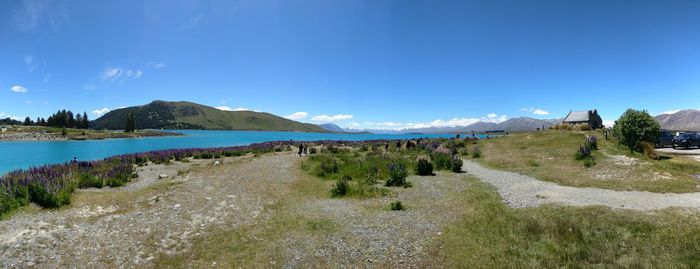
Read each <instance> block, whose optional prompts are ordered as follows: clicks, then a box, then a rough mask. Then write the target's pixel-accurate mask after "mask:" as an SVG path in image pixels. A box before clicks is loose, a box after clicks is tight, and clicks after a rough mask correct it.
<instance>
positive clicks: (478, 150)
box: [472, 145, 481, 158]
mask: <svg viewBox="0 0 700 269" xmlns="http://www.w3.org/2000/svg"><path fill="white" fill-rule="evenodd" d="M472 157H474V158H481V148H479V145H474V149H472Z"/></svg>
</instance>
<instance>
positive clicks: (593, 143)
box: [585, 135, 598, 150]
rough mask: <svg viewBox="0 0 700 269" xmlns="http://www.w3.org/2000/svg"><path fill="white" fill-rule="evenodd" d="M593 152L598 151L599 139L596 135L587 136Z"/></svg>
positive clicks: (589, 146) (587, 144)
mask: <svg viewBox="0 0 700 269" xmlns="http://www.w3.org/2000/svg"><path fill="white" fill-rule="evenodd" d="M585 145H586V146H587V147H588V148H590V149H592V150H598V138H597V137H596V136H595V135H590V136H586V144H585Z"/></svg>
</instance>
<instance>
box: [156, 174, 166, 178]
mask: <svg viewBox="0 0 700 269" xmlns="http://www.w3.org/2000/svg"><path fill="white" fill-rule="evenodd" d="M164 178H168V175H166V174H160V175H158V179H164Z"/></svg>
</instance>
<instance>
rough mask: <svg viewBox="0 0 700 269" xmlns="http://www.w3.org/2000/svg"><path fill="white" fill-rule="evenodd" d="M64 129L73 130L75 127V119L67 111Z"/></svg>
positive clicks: (71, 113)
mask: <svg viewBox="0 0 700 269" xmlns="http://www.w3.org/2000/svg"><path fill="white" fill-rule="evenodd" d="M66 127H68V128H74V127H75V117H73V112H71V111H70V110H68V112H66Z"/></svg>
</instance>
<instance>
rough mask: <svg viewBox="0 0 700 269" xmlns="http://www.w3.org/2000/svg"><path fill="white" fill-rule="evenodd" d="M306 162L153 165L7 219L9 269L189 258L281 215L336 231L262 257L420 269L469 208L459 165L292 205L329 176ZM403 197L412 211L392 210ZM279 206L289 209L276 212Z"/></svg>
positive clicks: (2, 240)
mask: <svg viewBox="0 0 700 269" xmlns="http://www.w3.org/2000/svg"><path fill="white" fill-rule="evenodd" d="M301 160H302V158H299V157H296V156H295V155H294V154H293V153H292V152H286V153H278V154H264V155H262V156H260V157H252V156H251V155H249V156H247V157H237V158H227V159H225V160H224V164H222V165H213V164H212V162H213V161H212V160H209V161H203V160H194V161H192V163H174V164H171V165H149V166H146V167H139V170H138V173H139V179H138V180H136V181H135V182H133V183H131V184H129V185H127V186H125V187H121V188H114V189H110V188H106V189H88V190H80V191H79V193H78V194H76V198H75V199H74V203H73V205H72V206H71V207H67V208H64V209H60V210H44V209H40V208H38V207H36V206H30V208H27V209H25V210H21V211H19V212H17V213H16V214H15V215H13V216H11V217H10V218H9V219H7V220H3V221H1V222H0V257H2V259H0V268H27V267H37V268H56V267H68V268H143V267H150V266H152V265H153V262H154V261H156V260H157V259H158V257H159V256H161V255H162V254H166V255H181V254H182V255H185V254H186V253H188V252H189V251H191V250H192V244H193V242H196V241H197V240H198V239H203V238H204V239H206V238H207V237H208V235H209V234H210V232H211V231H214V230H221V229H226V230H228V229H231V230H236V229H238V228H244V227H262V228H263V229H264V227H267V225H270V223H271V220H273V219H274V216H275V214H278V213H284V214H291V216H293V217H296V218H299V219H307V220H314V219H315V220H327V221H328V223H329V224H328V225H330V226H331V227H332V228H330V230H326V231H313V230H304V229H302V230H301V231H300V232H289V233H286V234H285V235H284V238H283V239H281V240H279V241H275V242H274V243H273V244H275V245H282V246H284V248H281V250H280V249H279V248H271V249H269V250H263V253H257V254H256V255H261V256H260V257H267V259H272V257H282V260H281V261H274V263H270V264H271V266H273V267H284V268H310V267H333V268H343V267H345V268H347V267H352V268H367V267H393V268H398V267H400V268H413V267H418V266H419V265H418V264H420V262H421V261H424V260H426V259H430V258H431V257H430V256H429V255H430V254H428V253H426V250H427V249H429V247H430V246H431V244H432V242H433V240H434V239H436V238H437V237H438V236H439V235H440V234H441V233H442V231H443V229H444V228H445V227H446V226H447V225H449V224H450V223H452V222H453V221H454V220H456V218H458V217H459V216H462V215H463V212H462V210H463V208H464V207H462V206H460V203H461V201H462V199H460V197H461V196H460V194H461V193H462V192H463V191H464V190H466V189H467V188H468V187H469V181H467V180H464V177H465V176H466V174H454V173H451V172H438V175H437V176H430V177H418V176H411V177H409V178H408V180H409V181H411V182H412V183H413V187H411V188H391V190H392V192H393V195H391V196H388V197H381V198H372V199H353V198H345V199H331V198H328V196H326V195H321V196H320V197H317V198H314V197H304V196H301V198H300V199H298V200H294V199H297V198H293V200H291V201H293V202H294V203H290V200H289V199H291V198H290V197H300V196H299V195H298V194H295V193H292V192H293V191H297V190H296V189H295V184H298V183H299V182H300V181H301V180H314V181H315V180H321V179H317V178H313V177H310V176H309V175H307V174H306V173H305V172H303V171H301V169H300V167H301V163H300V162H301ZM186 170H189V172H185V173H183V172H180V173H179V174H180V175H178V171H186ZM161 175H167V178H165V179H161V178H159V177H162V176H161ZM319 182H321V181H319ZM326 183H328V184H330V182H326ZM324 184H325V183H324ZM328 186H329V187H330V185H328ZM324 192H325V191H324ZM396 200H399V201H402V202H403V203H404V205H405V206H406V207H407V210H406V211H390V210H389V203H390V202H392V201H396ZM279 203H282V204H286V205H288V206H289V207H288V209H285V210H289V211H285V212H278V211H277V209H274V208H275V207H274V206H273V205H276V204H279ZM262 236H264V233H263V234H262ZM259 240H263V241H265V240H269V239H266V238H265V237H262V238H259ZM265 251H273V252H274V251H283V252H284V253H281V255H279V254H280V253H267V252H265ZM272 264H275V265H272Z"/></svg>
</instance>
